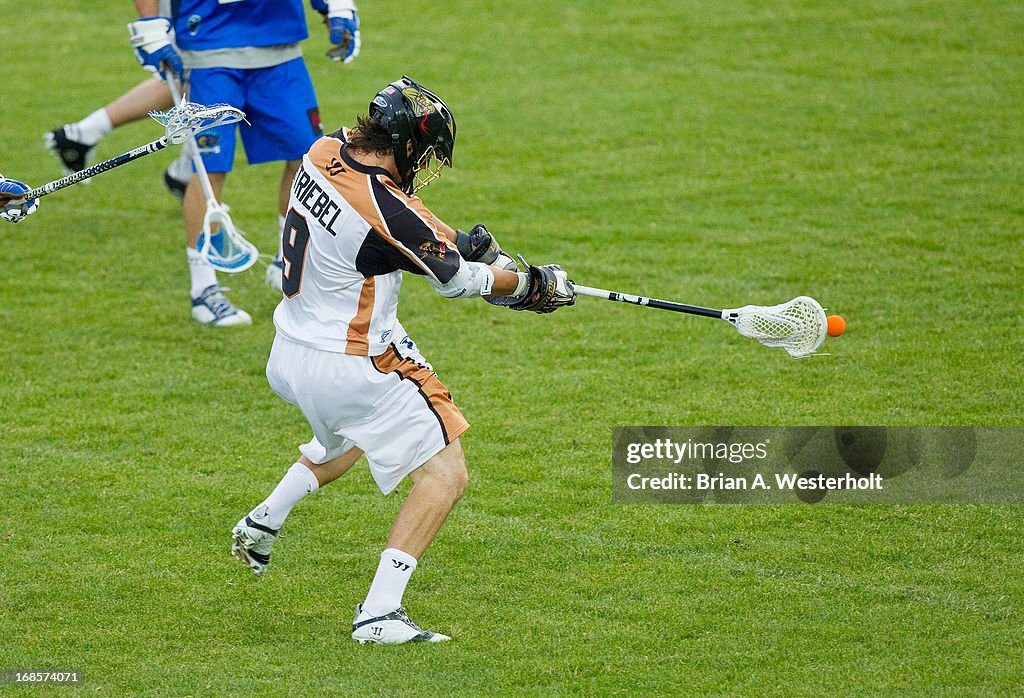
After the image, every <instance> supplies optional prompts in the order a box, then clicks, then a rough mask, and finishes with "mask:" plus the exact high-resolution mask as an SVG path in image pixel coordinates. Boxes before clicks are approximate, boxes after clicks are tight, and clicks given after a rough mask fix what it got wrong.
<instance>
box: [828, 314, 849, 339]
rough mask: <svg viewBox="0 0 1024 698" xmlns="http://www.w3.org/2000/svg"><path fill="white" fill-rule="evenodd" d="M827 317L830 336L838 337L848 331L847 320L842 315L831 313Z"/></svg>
mask: <svg viewBox="0 0 1024 698" xmlns="http://www.w3.org/2000/svg"><path fill="white" fill-rule="evenodd" d="M827 319H828V336H829V337H838V336H839V335H841V334H842V333H843V332H846V320H844V319H843V316H842V315H829V316H828V318H827Z"/></svg>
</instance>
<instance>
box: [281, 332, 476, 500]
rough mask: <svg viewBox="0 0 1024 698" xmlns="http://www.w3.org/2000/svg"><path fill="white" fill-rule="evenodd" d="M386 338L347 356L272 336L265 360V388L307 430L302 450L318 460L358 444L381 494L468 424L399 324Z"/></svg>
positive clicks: (323, 460)
mask: <svg viewBox="0 0 1024 698" xmlns="http://www.w3.org/2000/svg"><path fill="white" fill-rule="evenodd" d="M394 336H395V337H398V338H404V339H403V340H402V341H399V342H396V343H393V344H391V345H390V346H389V347H388V349H387V350H385V352H384V353H383V354H380V355H379V356H351V355H348V354H339V353H337V352H330V351H323V350H320V349H314V348H312V347H309V346H306V345H303V344H298V343H296V342H292V341H290V340H288V339H285V338H284V337H282V336H281V335H278V336H277V337H275V338H274V346H273V348H272V349H271V351H270V359H269V360H268V362H267V380H268V381H270V387H271V388H273V390H274V392H275V393H277V394H278V395H279V396H280V397H281V398H282V399H284V400H286V401H287V402H290V403H291V404H293V405H295V406H296V407H298V408H299V409H300V410H302V413H303V414H304V415H305V416H306V419H307V420H308V421H309V425H310V426H311V427H312V428H313V440H312V441H310V442H309V443H307V444H305V445H303V446H300V447H299V450H300V451H302V454H303V455H304V456H306V457H307V458H309V459H310V460H311V461H313V462H314V463H326V462H327V461H329V460H332V459H334V458H337V457H338V456H340V455H341V454H342V453H345V452H346V451H348V450H349V449H351V448H352V447H353V446H358V447H359V448H361V449H362V450H363V451H365V452H366V459H367V460H368V461H369V464H370V472H371V474H372V475H373V479H374V481H376V483H377V486H378V487H380V490H381V492H383V493H384V494H389V493H390V492H391V491H392V490H394V489H395V487H397V486H398V483H399V482H401V481H402V479H403V478H404V477H405V476H406V475H408V474H409V473H411V472H412V471H413V470H415V469H416V468H418V467H420V466H421V465H423V464H424V463H425V462H427V461H428V460H430V458H432V457H433V456H435V455H436V454H437V453H438V452H439V451H440V450H441V449H443V448H444V447H445V446H447V445H448V444H449V443H451V442H452V441H454V440H455V439H456V438H458V437H459V435H460V434H462V432H464V431H466V429H468V428H469V422H467V421H466V419H465V418H464V417H463V416H462V413H460V412H459V409H458V408H457V407H456V406H455V403H453V402H452V399H451V395H450V394H449V392H448V389H447V388H446V387H445V386H444V384H443V383H441V381H440V380H439V379H438V377H437V375H436V374H435V373H434V371H433V369H432V368H431V367H430V364H428V363H427V362H426V360H425V359H424V358H423V356H422V355H421V354H420V353H419V351H418V350H417V349H416V345H415V344H413V343H412V340H410V339H409V338H408V336H407V335H406V334H405V331H404V330H403V329H402V327H401V325H396V326H395V332H394Z"/></svg>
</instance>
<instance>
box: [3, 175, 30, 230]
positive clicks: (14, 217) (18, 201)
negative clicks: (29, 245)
mask: <svg viewBox="0 0 1024 698" xmlns="http://www.w3.org/2000/svg"><path fill="white" fill-rule="evenodd" d="M30 190H31V188H30V187H29V186H28V185H27V184H25V183H24V182H19V181H18V180H16V179H7V178H6V177H4V176H3V175H0V218H2V219H3V220H5V221H7V222H9V223H21V222H22V221H23V220H25V219H26V218H28V217H29V216H31V215H32V214H33V213H35V212H36V209H38V208H39V199H29V200H28V201H26V200H25V199H24V198H20V196H21V195H22V194H24V193H26V192H28V191H30Z"/></svg>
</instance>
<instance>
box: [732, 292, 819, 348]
mask: <svg viewBox="0 0 1024 698" xmlns="http://www.w3.org/2000/svg"><path fill="white" fill-rule="evenodd" d="M722 319H723V320H728V321H729V322H730V323H732V324H733V326H735V327H736V330H737V331H738V332H739V333H740V334H741V335H743V336H744V337H751V338H752V339H756V340H757V341H759V342H761V344H764V345H765V346H768V347H782V348H783V349H785V350H786V351H788V352H789V355H790V356H793V357H796V358H799V357H802V356H810V355H811V354H813V353H814V352H815V351H817V350H818V347H820V346H821V343H822V342H824V341H825V334H826V332H827V330H828V321H827V320H826V319H825V311H824V310H823V309H822V307H821V305H820V304H819V303H818V301H816V300H814V299H813V298H810V297H808V296H798V297H797V298H794V299H793V300H791V301H789V302H788V303H783V304H781V305H773V306H761V305H747V306H744V307H742V308H734V309H732V310H723V311H722Z"/></svg>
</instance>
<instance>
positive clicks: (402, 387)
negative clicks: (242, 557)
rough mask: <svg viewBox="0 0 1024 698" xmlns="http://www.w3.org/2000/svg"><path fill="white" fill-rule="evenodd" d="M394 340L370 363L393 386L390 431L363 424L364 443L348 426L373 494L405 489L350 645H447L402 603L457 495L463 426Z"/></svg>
mask: <svg viewBox="0 0 1024 698" xmlns="http://www.w3.org/2000/svg"><path fill="white" fill-rule="evenodd" d="M394 336H395V337H396V339H397V338H401V339H400V341H399V343H398V344H392V345H391V347H390V348H389V349H388V351H386V352H385V353H384V354H382V355H380V356H377V357H374V358H373V359H372V360H371V361H372V362H373V366H374V369H375V370H376V371H377V372H379V373H380V374H381V375H383V376H386V377H387V379H389V380H395V379H396V378H397V379H398V385H397V386H396V387H395V389H394V391H393V392H392V394H390V395H388V396H387V398H385V399H384V400H383V401H382V410H383V411H384V412H385V413H386V414H387V415H388V417H387V421H388V425H393V426H388V425H383V424H380V423H377V424H371V426H370V430H371V434H370V435H365V436H364V435H362V434H361V433H360V431H361V425H355V426H354V427H353V428H352V433H353V438H355V439H356V440H357V441H359V442H360V444H361V445H362V446H363V447H364V448H365V449H366V453H367V460H368V461H369V464H370V472H371V474H373V477H374V479H375V480H376V481H377V484H378V486H380V488H381V491H383V492H385V493H387V492H390V491H391V490H392V489H393V488H394V487H395V486H396V485H397V484H398V482H399V481H400V480H401V479H402V478H404V477H408V478H409V479H410V480H411V481H412V483H413V486H412V489H411V490H410V492H409V495H408V497H407V498H406V500H405V502H404V503H403V504H402V507H401V509H400V510H399V512H398V516H397V517H396V518H395V521H394V523H393V524H392V527H391V531H390V534H389V536H388V544H387V545H388V547H387V549H385V550H384V551H383V553H381V556H380V561H379V563H378V565H377V571H376V573H375V575H374V578H373V582H372V583H371V585H370V589H369V592H368V593H367V596H366V599H365V601H364V602H363V603H362V604H360V605H359V606H357V607H356V617H355V619H354V620H353V623H352V637H353V639H355V640H357V641H359V642H375V643H381V644H392V643H403V642H410V641H420V642H440V641H443V640H447V639H449V638H448V637H447V636H446V635H441V634H440V633H432V632H429V631H425V630H423V629H421V628H420V627H419V626H417V625H416V624H415V623H413V622H412V621H411V620H409V618H408V616H407V615H406V614H405V610H404V609H403V606H402V597H403V595H404V593H405V589H406V586H407V584H408V583H409V579H410V577H411V576H412V573H413V572H414V571H415V569H416V566H417V564H418V562H419V559H420V557H421V556H422V555H423V553H424V551H425V550H426V549H427V547H428V546H429V545H430V543H431V541H433V540H434V538H435V536H436V535H437V532H438V530H439V529H440V528H441V525H442V524H443V523H444V521H445V520H446V519H447V518H448V514H449V513H450V512H451V510H452V508H453V507H454V506H455V503H456V502H458V500H459V498H460V497H462V493H463V492H464V491H465V488H466V483H467V480H468V476H467V473H466V460H465V456H464V455H463V452H462V446H461V444H460V442H459V436H460V435H461V434H462V433H463V432H464V431H465V430H466V429H468V428H469V424H468V422H466V420H465V419H464V418H463V416H462V414H461V413H460V412H459V410H458V408H457V407H455V405H454V403H453V402H452V400H451V395H450V394H449V392H448V389H447V388H446V387H445V386H444V384H442V383H441V381H440V380H439V379H438V378H437V376H436V375H435V374H434V372H433V370H432V369H431V368H430V366H429V364H427V362H426V360H425V359H424V358H423V357H422V355H420V353H419V351H418V350H417V349H416V345H415V344H413V342H412V341H411V340H410V339H409V338H408V337H407V336H405V331H404V330H403V329H402V327H401V325H400V324H397V323H396V325H395V329H394ZM381 436H383V437H384V438H380V437H381Z"/></svg>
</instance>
